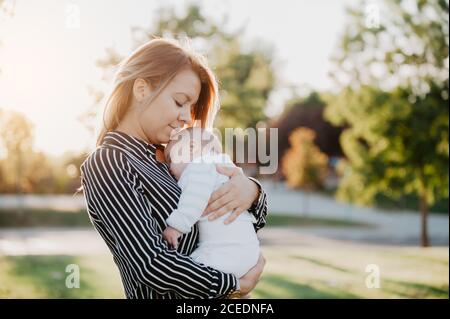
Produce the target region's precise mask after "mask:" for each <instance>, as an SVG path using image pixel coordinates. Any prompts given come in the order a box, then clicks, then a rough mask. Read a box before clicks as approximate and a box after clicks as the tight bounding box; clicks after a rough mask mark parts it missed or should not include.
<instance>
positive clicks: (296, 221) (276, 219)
mask: <svg viewBox="0 0 450 319" xmlns="http://www.w3.org/2000/svg"><path fill="white" fill-rule="evenodd" d="M271 226H294V227H310V226H323V227H373V226H372V225H370V224H366V223H359V222H351V221H346V220H341V219H332V218H315V217H304V216H292V215H288V214H275V213H271V214H269V215H268V216H267V227H271Z"/></svg>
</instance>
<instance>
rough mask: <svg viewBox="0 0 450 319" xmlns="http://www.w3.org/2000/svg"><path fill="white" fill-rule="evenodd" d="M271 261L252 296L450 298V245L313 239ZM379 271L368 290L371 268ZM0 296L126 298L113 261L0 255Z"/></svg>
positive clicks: (271, 250)
mask: <svg viewBox="0 0 450 319" xmlns="http://www.w3.org/2000/svg"><path fill="white" fill-rule="evenodd" d="M263 253H264V255H265V257H266V260H267V263H266V267H265V271H264V274H263V276H262V278H261V281H260V282H259V284H258V286H257V287H256V289H255V290H254V291H253V293H252V296H253V298H301V299H308V298H448V297H449V290H448V283H449V266H448V260H449V252H448V247H445V248H444V247H433V248H427V249H422V248H415V247H392V246H389V247H386V246H367V245H355V244H349V243H343V242H338V241H335V240H324V239H317V240H316V239H309V240H305V241H304V242H302V243H299V244H298V245H296V246H264V247H263ZM69 264H76V265H79V269H80V288H78V289H77V288H73V289H69V288H66V286H65V281H66V276H67V275H69V274H68V273H66V272H65V269H66V267H67V265H69ZM369 264H376V265H378V267H379V270H380V279H381V280H380V287H379V288H367V286H366V284H365V282H366V278H367V276H368V275H369V273H367V272H366V266H367V265H369ZM0 298H124V296H123V288H122V285H121V282H120V279H119V275H118V272H117V270H116V267H115V265H114V264H113V261H112V258H111V256H110V255H106V254H98V255H86V256H0Z"/></svg>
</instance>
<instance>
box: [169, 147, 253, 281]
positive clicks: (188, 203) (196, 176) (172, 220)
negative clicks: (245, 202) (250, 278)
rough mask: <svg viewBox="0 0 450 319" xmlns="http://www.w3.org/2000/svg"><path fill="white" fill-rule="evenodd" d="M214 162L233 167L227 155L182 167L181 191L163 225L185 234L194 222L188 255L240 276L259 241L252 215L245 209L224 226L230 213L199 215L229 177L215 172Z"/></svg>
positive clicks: (250, 262)
mask: <svg viewBox="0 0 450 319" xmlns="http://www.w3.org/2000/svg"><path fill="white" fill-rule="evenodd" d="M216 164H221V165H225V166H232V167H235V165H234V163H233V162H232V161H231V159H230V157H229V156H228V155H227V154H212V153H209V154H206V155H202V156H200V157H197V158H195V159H194V160H193V161H192V162H191V163H189V164H188V165H187V166H186V168H185V169H184V171H183V173H182V174H181V177H180V179H179V181H178V185H179V186H180V187H181V190H182V193H181V196H180V200H179V202H178V208H177V209H176V210H174V211H173V212H172V214H170V216H169V218H168V219H167V224H168V225H169V226H171V227H173V228H175V229H177V230H178V231H180V232H182V233H188V232H189V231H190V230H191V227H192V226H193V225H194V224H195V223H196V222H197V221H198V226H199V243H198V246H197V249H196V250H195V251H194V252H193V253H192V254H191V257H192V258H193V259H194V260H195V261H197V262H199V263H202V264H205V265H207V266H210V267H212V268H215V269H217V270H220V271H223V272H226V273H232V274H234V275H235V276H236V277H237V278H240V277H242V276H243V275H244V274H245V273H247V272H248V271H249V270H250V269H251V268H252V267H253V266H255V265H256V263H257V261H258V258H259V253H260V249H259V240H258V238H257V236H256V233H255V230H254V228H253V223H255V222H256V219H255V217H254V216H253V215H252V214H250V213H249V212H248V211H244V212H242V214H240V215H239V217H238V218H237V219H236V220H234V221H233V222H231V223H229V224H228V225H225V224H224V221H225V220H226V219H227V218H228V216H229V215H230V214H231V212H229V213H227V214H225V215H223V216H221V217H219V218H218V219H216V220H213V221H209V220H208V216H204V217H201V215H202V213H203V211H204V209H205V208H206V206H207V204H208V201H209V198H210V196H211V194H212V193H213V192H214V191H215V190H216V189H218V188H219V187H220V186H221V185H222V184H223V183H225V182H226V181H228V179H229V177H228V176H225V175H222V174H220V173H219V172H217V169H216Z"/></svg>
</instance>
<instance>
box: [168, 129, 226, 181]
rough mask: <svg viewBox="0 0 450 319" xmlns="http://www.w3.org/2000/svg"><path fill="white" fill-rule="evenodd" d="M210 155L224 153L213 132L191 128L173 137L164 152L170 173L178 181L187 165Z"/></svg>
mask: <svg viewBox="0 0 450 319" xmlns="http://www.w3.org/2000/svg"><path fill="white" fill-rule="evenodd" d="M208 153H214V154H216V153H222V145H221V143H220V141H219V139H218V138H217V137H216V136H215V135H214V134H213V133H212V132H210V131H209V130H207V129H204V128H200V127H190V128H187V129H184V130H182V131H180V132H178V133H176V134H174V135H172V136H171V138H170V142H169V143H168V144H167V146H166V148H165V150H164V156H165V157H166V161H167V163H168V164H169V165H170V171H171V172H172V174H173V175H174V176H175V178H176V179H177V180H178V179H180V176H181V173H183V171H184V169H185V168H186V166H187V164H189V163H191V162H192V161H193V160H194V159H195V158H197V157H199V156H202V155H205V154H208Z"/></svg>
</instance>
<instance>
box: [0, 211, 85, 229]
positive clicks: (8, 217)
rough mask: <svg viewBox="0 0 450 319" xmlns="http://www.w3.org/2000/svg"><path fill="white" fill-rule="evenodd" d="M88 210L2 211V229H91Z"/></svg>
mask: <svg viewBox="0 0 450 319" xmlns="http://www.w3.org/2000/svg"><path fill="white" fill-rule="evenodd" d="M89 226H91V221H90V220H89V217H88V215H87V213H86V210H78V211H75V212H63V211H56V210H48V209H25V210H23V212H22V213H18V212H17V211H15V210H12V209H0V227H4V228H6V227H89Z"/></svg>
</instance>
